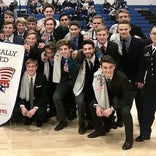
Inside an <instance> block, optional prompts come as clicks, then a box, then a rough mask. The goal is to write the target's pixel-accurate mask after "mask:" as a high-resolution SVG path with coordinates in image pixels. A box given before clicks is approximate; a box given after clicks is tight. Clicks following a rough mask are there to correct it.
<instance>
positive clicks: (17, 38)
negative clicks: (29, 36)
mask: <svg viewBox="0 0 156 156" xmlns="http://www.w3.org/2000/svg"><path fill="white" fill-rule="evenodd" d="M13 44H19V45H24V39H23V38H22V37H20V36H17V35H14V38H13Z"/></svg>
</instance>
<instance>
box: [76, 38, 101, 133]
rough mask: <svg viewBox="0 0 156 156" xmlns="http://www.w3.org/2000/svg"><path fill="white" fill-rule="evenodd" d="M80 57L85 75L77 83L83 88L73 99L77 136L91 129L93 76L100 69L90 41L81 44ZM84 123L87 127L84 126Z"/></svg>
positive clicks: (92, 43)
mask: <svg viewBox="0 0 156 156" xmlns="http://www.w3.org/2000/svg"><path fill="white" fill-rule="evenodd" d="M82 55H84V62H83V66H82V68H81V69H82V70H83V72H84V73H85V74H84V77H83V78H84V79H83V80H81V82H79V83H82V82H83V83H82V85H83V87H82V88H81V92H80V93H79V94H77V95H76V97H75V101H76V104H77V105H78V117H79V120H78V124H79V130H78V133H79V134H84V133H85V132H86V130H90V129H93V121H92V119H91V115H90V110H89V103H90V102H91V101H92V99H93V98H94V91H93V86H92V82H93V76H94V73H95V72H96V71H97V70H98V68H99V67H100V62H99V59H98V58H97V56H96V55H95V46H94V42H93V41H92V40H85V41H83V42H82ZM86 123H87V125H85V124H86Z"/></svg>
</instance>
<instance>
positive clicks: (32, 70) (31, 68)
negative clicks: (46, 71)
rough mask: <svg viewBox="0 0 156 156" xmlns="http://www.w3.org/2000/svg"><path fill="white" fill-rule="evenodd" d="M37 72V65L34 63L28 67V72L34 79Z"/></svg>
mask: <svg viewBox="0 0 156 156" xmlns="http://www.w3.org/2000/svg"><path fill="white" fill-rule="evenodd" d="M36 70H37V65H36V63H34V62H30V63H28V64H27V65H26V71H27V74H28V75H29V76H30V77H33V76H34V75H35V74H36Z"/></svg>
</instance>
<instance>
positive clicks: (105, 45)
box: [98, 41, 108, 48]
mask: <svg viewBox="0 0 156 156" xmlns="http://www.w3.org/2000/svg"><path fill="white" fill-rule="evenodd" d="M107 44H108V42H107V41H106V42H105V44H101V43H99V42H98V47H99V48H101V47H102V46H104V47H105V48H107Z"/></svg>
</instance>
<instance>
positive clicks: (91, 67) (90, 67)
mask: <svg viewBox="0 0 156 156" xmlns="http://www.w3.org/2000/svg"><path fill="white" fill-rule="evenodd" d="M89 69H90V70H91V71H92V70H93V63H92V62H91V61H89Z"/></svg>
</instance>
